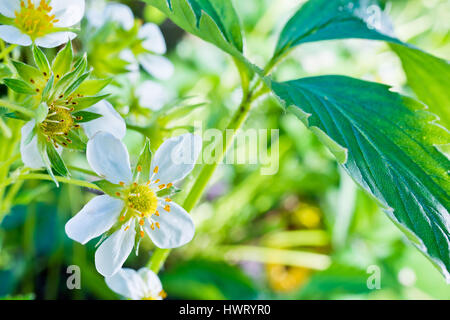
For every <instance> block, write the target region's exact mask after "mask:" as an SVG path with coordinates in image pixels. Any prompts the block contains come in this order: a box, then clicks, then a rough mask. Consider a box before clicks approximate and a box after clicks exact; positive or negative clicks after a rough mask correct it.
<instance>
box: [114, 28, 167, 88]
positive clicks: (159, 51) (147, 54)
mask: <svg viewBox="0 0 450 320" xmlns="http://www.w3.org/2000/svg"><path fill="white" fill-rule="evenodd" d="M138 38H139V39H140V40H142V47H143V48H144V49H145V50H146V51H144V52H140V53H138V54H137V55H135V54H134V53H133V52H132V51H131V50H130V49H125V50H123V51H122V52H121V54H120V57H121V58H122V59H123V60H125V61H127V62H128V63H129V64H130V65H129V67H128V69H129V70H130V71H136V70H138V69H139V65H141V66H142V67H143V68H144V70H145V71H147V72H148V73H149V74H151V75H152V76H154V77H155V78H157V79H161V80H167V79H169V78H170V77H171V76H172V74H173V72H174V67H173V64H172V62H170V60H169V59H167V58H166V57H163V56H162V55H163V54H165V53H166V51H167V48H166V42H165V40H164V36H163V34H162V32H161V30H160V29H159V27H158V26H157V25H156V24H154V23H146V24H144V25H143V26H142V27H141V28H140V29H139V32H138Z"/></svg>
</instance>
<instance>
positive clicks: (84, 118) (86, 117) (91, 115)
mask: <svg viewBox="0 0 450 320" xmlns="http://www.w3.org/2000/svg"><path fill="white" fill-rule="evenodd" d="M72 115H73V116H74V117H75V118H78V117H81V120H78V119H75V122H77V123H84V122H89V121H92V120H95V119H98V118H101V117H102V115H101V114H99V113H95V112H89V111H78V112H74V113H72Z"/></svg>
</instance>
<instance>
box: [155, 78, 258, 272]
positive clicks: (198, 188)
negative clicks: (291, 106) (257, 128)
mask: <svg viewBox="0 0 450 320" xmlns="http://www.w3.org/2000/svg"><path fill="white" fill-rule="evenodd" d="M261 84H262V82H261V80H258V81H257V82H256V83H255V85H254V86H253V87H252V89H251V90H250V91H249V92H248V93H247V94H246V96H244V98H243V99H242V102H241V104H240V105H239V107H238V109H237V110H236V112H235V113H234V115H233V117H232V119H231V120H230V122H229V124H228V126H227V128H225V129H224V130H223V131H222V138H223V141H222V142H221V145H222V149H221V150H220V152H219V153H218V154H215V155H210V159H209V160H214V161H207V164H205V165H204V166H203V168H202V170H201V171H200V174H199V175H198V177H197V179H196V181H195V183H194V185H193V186H192V188H191V190H190V191H189V194H188V195H187V197H186V200H185V201H184V203H183V208H184V209H185V210H186V211H187V212H190V211H191V210H192V209H193V208H194V207H195V205H196V204H197V202H198V201H199V200H200V198H201V196H202V195H203V192H204V191H205V189H206V186H207V185H208V182H209V180H210V179H211V177H212V175H213V173H214V171H215V170H216V168H217V166H218V165H219V163H221V162H222V160H223V158H224V157H225V154H226V153H227V151H228V149H229V148H230V147H231V145H232V144H233V142H234V138H235V137H236V133H237V132H238V130H239V129H240V128H241V127H242V125H243V124H244V122H245V120H246V119H247V117H248V114H249V112H250V109H251V105H252V102H254V101H255V100H256V98H258V97H259V96H260V95H261V94H262V93H264V92H265V88H264V86H261ZM213 150H215V148H214V149H213ZM212 152H214V151H212ZM170 251H171V249H161V248H157V249H156V250H155V251H154V253H153V255H152V257H151V258H150V260H149V261H148V263H147V267H148V268H150V269H151V270H152V271H154V272H155V273H158V272H159V270H160V269H161V267H162V266H163V264H164V262H165V260H166V259H167V257H168V256H169V254H170Z"/></svg>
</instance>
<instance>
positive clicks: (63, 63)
mask: <svg viewBox="0 0 450 320" xmlns="http://www.w3.org/2000/svg"><path fill="white" fill-rule="evenodd" d="M72 59H73V50H72V42H71V41H69V42H68V43H67V44H66V46H65V47H64V48H63V49H62V50H60V51H59V52H58V54H57V55H56V57H55V59H54V60H53V62H52V70H53V74H55V77H57V79H60V78H61V77H63V75H65V74H66V73H67V72H69V71H70V67H71V65H72Z"/></svg>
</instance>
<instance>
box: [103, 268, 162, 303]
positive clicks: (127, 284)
mask: <svg viewBox="0 0 450 320" xmlns="http://www.w3.org/2000/svg"><path fill="white" fill-rule="evenodd" d="M105 281H106V284H107V285H108V287H109V288H110V289H111V290H112V291H114V292H115V293H118V294H120V295H121V296H124V297H125V298H128V299H132V300H162V299H164V298H165V297H166V293H165V292H164V290H163V288H162V284H161V281H160V280H159V278H158V276H157V275H156V274H155V273H154V272H153V271H151V270H149V269H147V268H141V269H139V271H137V272H136V271H135V270H133V269H128V268H123V269H120V270H119V271H118V272H117V273H116V274H114V275H113V276H110V277H106V278H105Z"/></svg>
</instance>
